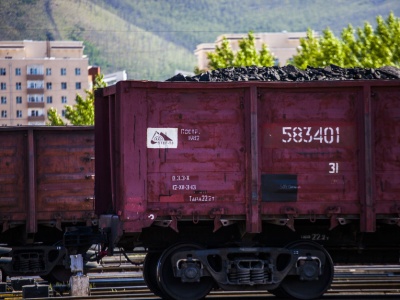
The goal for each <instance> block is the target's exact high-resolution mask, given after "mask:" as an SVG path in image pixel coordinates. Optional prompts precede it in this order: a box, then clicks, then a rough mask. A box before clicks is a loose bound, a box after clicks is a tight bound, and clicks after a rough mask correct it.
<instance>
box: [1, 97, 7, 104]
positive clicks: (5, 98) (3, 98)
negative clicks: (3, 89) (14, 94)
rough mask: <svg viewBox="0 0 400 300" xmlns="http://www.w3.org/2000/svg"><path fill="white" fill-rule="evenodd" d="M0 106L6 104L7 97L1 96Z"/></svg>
mask: <svg viewBox="0 0 400 300" xmlns="http://www.w3.org/2000/svg"><path fill="white" fill-rule="evenodd" d="M1 104H7V97H6V96H1Z"/></svg>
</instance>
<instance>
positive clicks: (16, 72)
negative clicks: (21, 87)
mask: <svg viewBox="0 0 400 300" xmlns="http://www.w3.org/2000/svg"><path fill="white" fill-rule="evenodd" d="M21 74H22V72H21V68H15V76H21Z"/></svg>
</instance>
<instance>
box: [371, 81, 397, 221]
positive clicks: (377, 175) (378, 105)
mask: <svg viewBox="0 0 400 300" xmlns="http://www.w3.org/2000/svg"><path fill="white" fill-rule="evenodd" d="M399 95H400V88H399V87H373V88H372V90H371V123H372V130H373V131H372V132H373V134H372V145H373V148H372V149H373V164H372V168H373V174H374V176H373V181H374V184H372V186H371V189H372V191H371V192H372V194H373V203H372V205H373V207H374V209H375V211H376V214H377V215H378V216H379V218H383V216H384V215H386V218H387V221H388V222H391V223H398V217H399V213H400V202H399V201H400V146H399V145H400V139H399V137H400V126H399V122H400V96H399Z"/></svg>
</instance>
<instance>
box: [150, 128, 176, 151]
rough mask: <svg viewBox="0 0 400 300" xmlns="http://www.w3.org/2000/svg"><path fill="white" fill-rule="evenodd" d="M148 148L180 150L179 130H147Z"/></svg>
mask: <svg viewBox="0 0 400 300" xmlns="http://www.w3.org/2000/svg"><path fill="white" fill-rule="evenodd" d="M147 148H178V128H147Z"/></svg>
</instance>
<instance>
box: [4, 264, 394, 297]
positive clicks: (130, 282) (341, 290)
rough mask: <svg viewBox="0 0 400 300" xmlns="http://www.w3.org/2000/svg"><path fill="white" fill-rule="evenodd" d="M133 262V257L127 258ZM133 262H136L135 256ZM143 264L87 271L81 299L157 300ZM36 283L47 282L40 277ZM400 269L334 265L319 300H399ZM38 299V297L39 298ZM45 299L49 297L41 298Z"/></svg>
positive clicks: (60, 291) (61, 293) (59, 292)
mask: <svg viewBox="0 0 400 300" xmlns="http://www.w3.org/2000/svg"><path fill="white" fill-rule="evenodd" d="M130 259H132V258H130ZM135 261H137V262H138V261H139V260H138V259H137V257H136V260H135ZM141 268H142V265H133V264H130V263H127V262H126V260H125V261H123V260H118V259H116V258H115V257H114V258H107V259H104V260H103V261H102V262H101V264H99V265H98V266H97V267H96V268H92V269H90V270H89V272H88V276H89V279H90V286H91V289H90V296H89V297H80V299H92V300H94V299H102V300H104V299H159V298H158V297H156V296H154V294H152V293H151V292H150V291H149V289H148V288H147V286H146V284H145V282H144V280H143V278H142V273H141V272H142V270H141ZM36 281H37V282H38V284H41V283H44V284H46V282H43V281H41V280H40V279H39V278H37V280H36ZM52 288H53V289H52V292H51V297H52V298H57V299H76V297H70V296H69V294H68V290H67V287H66V286H62V285H60V286H58V287H57V286H55V287H52ZM222 298H223V299H238V298H240V299H241V300H244V299H266V298H267V299H268V298H271V299H274V298H275V296H273V295H271V294H269V293H268V292H223V291H212V292H211V293H210V294H209V295H208V296H207V299H222ZM399 298H400V266H393V265H390V266H388V265H381V266H335V277H334V281H333V283H332V286H331V288H330V289H329V291H328V292H327V293H326V294H325V295H324V297H323V298H321V299H374V300H377V299H399ZM0 299H22V294H21V292H18V291H17V292H12V293H5V294H4V293H3V294H1V293H0ZM38 299H40V298H38ZM42 299H48V298H42Z"/></svg>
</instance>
